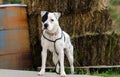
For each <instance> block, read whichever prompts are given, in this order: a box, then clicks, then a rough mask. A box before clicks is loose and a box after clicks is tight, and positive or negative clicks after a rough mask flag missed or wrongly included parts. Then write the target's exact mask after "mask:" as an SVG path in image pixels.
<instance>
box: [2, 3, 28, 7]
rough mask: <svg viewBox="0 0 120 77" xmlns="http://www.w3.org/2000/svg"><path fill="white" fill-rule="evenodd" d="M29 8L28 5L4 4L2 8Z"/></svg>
mask: <svg viewBox="0 0 120 77" xmlns="http://www.w3.org/2000/svg"><path fill="white" fill-rule="evenodd" d="M16 6H17V7H27V5H26V4H2V5H0V7H16Z"/></svg>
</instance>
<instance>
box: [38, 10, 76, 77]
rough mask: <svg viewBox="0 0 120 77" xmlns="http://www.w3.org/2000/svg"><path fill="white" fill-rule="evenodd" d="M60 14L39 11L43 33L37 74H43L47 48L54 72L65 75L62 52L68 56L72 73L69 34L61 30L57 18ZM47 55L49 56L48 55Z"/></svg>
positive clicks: (71, 48) (71, 52)
mask: <svg viewBox="0 0 120 77" xmlns="http://www.w3.org/2000/svg"><path fill="white" fill-rule="evenodd" d="M60 16H61V13H58V12H47V11H41V17H42V30H43V34H42V37H41V45H42V52H41V54H42V67H41V71H40V72H39V73H38V74H39V75H44V73H45V67H46V58H47V50H49V51H51V52H52V53H53V62H54V64H55V65H56V72H57V73H58V72H59V66H60V68H61V69H60V74H61V77H65V76H66V73H65V68H64V53H65V54H66V56H67V57H68V60H69V63H70V67H71V73H72V74H73V73H74V66H73V46H72V44H71V41H70V37H69V35H68V34H67V33H66V32H64V31H62V30H61V28H60V26H59V22H58V19H59V17H60ZM48 57H49V56H48Z"/></svg>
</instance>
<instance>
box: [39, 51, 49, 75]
mask: <svg viewBox="0 0 120 77" xmlns="http://www.w3.org/2000/svg"><path fill="white" fill-rule="evenodd" d="M41 56H42V67H41V71H40V72H39V73H38V75H44V74H45V67H46V58H47V49H43V50H42V52H41Z"/></svg>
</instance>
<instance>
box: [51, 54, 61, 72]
mask: <svg viewBox="0 0 120 77" xmlns="http://www.w3.org/2000/svg"><path fill="white" fill-rule="evenodd" d="M53 63H54V64H55V67H56V68H55V71H56V73H59V68H60V65H59V57H58V55H57V54H56V53H54V52H53Z"/></svg>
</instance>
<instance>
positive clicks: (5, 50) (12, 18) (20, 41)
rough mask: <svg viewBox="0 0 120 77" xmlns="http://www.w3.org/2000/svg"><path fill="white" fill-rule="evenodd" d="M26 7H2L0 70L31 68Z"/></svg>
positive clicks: (7, 5)
mask: <svg viewBox="0 0 120 77" xmlns="http://www.w3.org/2000/svg"><path fill="white" fill-rule="evenodd" d="M31 64H32V61H31V52H30V43H29V33H28V23H27V14H26V5H24V4H4V5H0V68H5V69H26V68H29V67H31Z"/></svg>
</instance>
